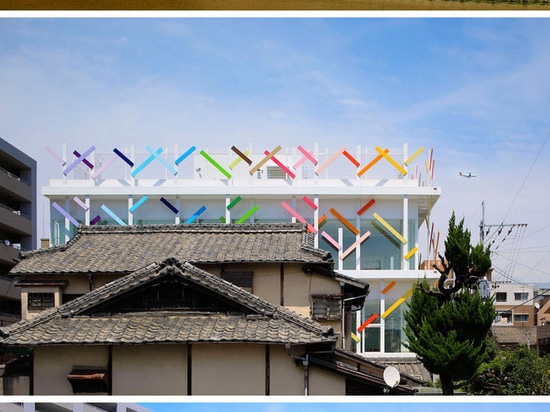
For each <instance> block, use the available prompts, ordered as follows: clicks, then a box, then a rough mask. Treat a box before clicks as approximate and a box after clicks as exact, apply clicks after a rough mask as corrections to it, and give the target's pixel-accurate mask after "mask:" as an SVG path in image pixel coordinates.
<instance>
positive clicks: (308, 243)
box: [11, 223, 333, 275]
mask: <svg viewBox="0 0 550 412" xmlns="http://www.w3.org/2000/svg"><path fill="white" fill-rule="evenodd" d="M171 256H175V257H176V258H178V259H179V260H181V261H187V262H191V263H193V264H196V265H198V264H216V263H230V262H296V263H310V264H318V265H323V266H327V267H328V268H330V269H331V268H332V264H333V259H332V257H331V255H330V253H329V252H327V251H324V250H321V249H317V248H314V247H313V243H312V237H311V236H310V235H308V233H307V228H306V227H305V226H304V225H302V224H292V223H288V224H247V225H245V224H243V225H238V224H192V225H147V226H80V227H79V228H78V232H77V234H76V236H75V237H74V238H73V239H71V240H70V241H69V242H68V243H67V244H66V245H64V246H57V247H53V248H49V249H41V250H38V251H32V252H23V253H22V254H21V261H20V262H19V263H18V264H17V265H16V266H15V267H14V268H13V269H12V270H11V273H12V274H18V275H25V274H67V273H121V274H122V273H123V274H127V273H131V272H133V271H135V270H138V269H139V268H141V267H143V266H144V265H146V264H147V263H149V262H152V261H155V260H157V259H159V258H160V259H161V260H162V259H164V258H168V257H171Z"/></svg>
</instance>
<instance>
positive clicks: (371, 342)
mask: <svg viewBox="0 0 550 412" xmlns="http://www.w3.org/2000/svg"><path fill="white" fill-rule="evenodd" d="M362 342H363V352H380V328H379V327H374V328H366V329H365V330H364V331H363V338H362Z"/></svg>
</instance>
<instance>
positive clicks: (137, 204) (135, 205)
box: [128, 195, 149, 213]
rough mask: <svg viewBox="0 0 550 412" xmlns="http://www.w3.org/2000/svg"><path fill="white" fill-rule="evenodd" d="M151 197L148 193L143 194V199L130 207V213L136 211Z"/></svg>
mask: <svg viewBox="0 0 550 412" xmlns="http://www.w3.org/2000/svg"><path fill="white" fill-rule="evenodd" d="M147 199H149V197H148V196H147V195H145V196H143V197H142V198H141V199H139V200H138V201H137V202H136V203H134V205H133V206H132V207H131V208H130V209H128V210H129V211H130V213H134V212H135V211H136V210H137V209H138V208H139V207H140V206H141V205H142V204H144V203H145V202H146V201H147Z"/></svg>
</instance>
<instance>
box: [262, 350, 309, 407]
mask: <svg viewBox="0 0 550 412" xmlns="http://www.w3.org/2000/svg"><path fill="white" fill-rule="evenodd" d="M269 357H270V366H269V372H270V377H269V380H270V385H269V387H270V392H269V393H270V395H273V396H276V395H303V394H304V368H303V367H302V366H301V365H296V362H295V360H294V359H293V358H291V357H290V356H288V354H287V353H286V349H285V348H284V347H281V346H272V347H271V348H270V353H269Z"/></svg>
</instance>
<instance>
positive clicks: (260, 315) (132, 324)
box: [0, 258, 336, 346]
mask: <svg viewBox="0 0 550 412" xmlns="http://www.w3.org/2000/svg"><path fill="white" fill-rule="evenodd" d="M165 276H176V277H179V278H181V279H182V280H183V281H184V282H190V283H193V284H195V285H199V286H200V287H201V288H203V289H206V290H208V291H209V292H210V293H213V294H215V295H216V296H219V297H221V298H223V299H225V300H229V301H232V302H234V303H235V304H236V305H238V306H240V307H243V308H245V309H246V310H245V311H243V313H239V314H228V313H216V312H213V311H212V312H202V313H201V312H199V313H197V312H189V311H184V310H174V311H167V310H165V311H160V312H155V311H145V312H131V313H120V314H114V315H107V314H101V313H94V311H93V309H94V307H97V306H99V305H100V304H102V303H105V302H108V301H109V300H113V299H115V298H119V297H121V296H123V294H126V293H127V292H129V291H132V290H133V289H137V288H139V287H143V285H147V284H148V283H149V282H150V283H151V284H152V283H153V282H154V281H157V280H160V279H161V278H162V277H165ZM0 335H2V336H3V338H2V339H1V340H0V343H2V344H4V345H8V346H37V345H55V344H147V343H176V342H180V343H183V342H250V343H267V344H286V343H290V344H313V343H327V344H329V345H330V346H332V344H334V343H335V341H336V337H335V336H333V330H332V328H330V327H326V326H323V325H321V324H319V323H317V322H315V321H312V320H310V319H308V318H306V317H303V316H301V315H298V314H297V313H295V312H293V311H291V310H289V309H286V308H284V307H282V306H274V305H272V304H270V303H269V302H267V301H265V300H263V299H261V298H259V297H257V296H255V295H253V294H251V293H249V292H247V291H245V290H244V289H241V288H239V287H237V286H235V285H233V284H232V283H230V282H227V281H225V280H223V279H221V278H219V277H217V276H214V275H212V274H210V273H208V272H205V271H203V270H201V269H198V268H197V267H195V266H193V265H191V264H190V263H187V262H185V263H180V262H179V261H178V260H177V259H175V258H170V259H167V260H165V261H164V262H163V263H161V264H156V263H154V264H151V265H149V266H147V267H145V268H143V269H140V270H138V271H136V272H134V273H132V274H130V275H127V276H124V277H121V278H119V279H117V280H115V281H113V282H110V283H108V284H106V285H104V286H102V287H100V288H98V289H95V290H93V291H91V292H89V293H87V294H86V295H83V296H81V297H79V298H77V299H75V300H73V301H71V302H68V303H66V304H64V305H61V306H59V307H58V308H53V309H50V310H46V311H44V312H42V313H40V314H38V315H36V316H35V317H32V318H30V319H27V320H24V321H21V322H19V323H16V324H14V325H11V326H9V327H8V328H6V329H3V330H2V331H1V332H0Z"/></svg>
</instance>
